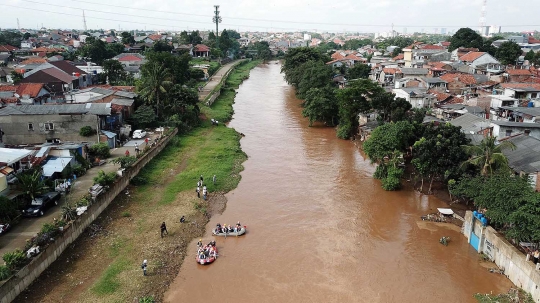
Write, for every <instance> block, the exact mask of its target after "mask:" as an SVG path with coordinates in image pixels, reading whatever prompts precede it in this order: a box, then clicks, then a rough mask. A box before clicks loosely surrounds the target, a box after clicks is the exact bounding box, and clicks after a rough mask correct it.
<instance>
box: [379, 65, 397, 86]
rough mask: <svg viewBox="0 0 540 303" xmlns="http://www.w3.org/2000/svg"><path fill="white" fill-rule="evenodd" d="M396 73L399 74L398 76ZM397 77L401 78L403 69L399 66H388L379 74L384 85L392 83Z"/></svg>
mask: <svg viewBox="0 0 540 303" xmlns="http://www.w3.org/2000/svg"><path fill="white" fill-rule="evenodd" d="M396 74H397V75H398V76H397V77H396ZM396 78H401V71H400V70H399V69H398V68H392V67H387V68H383V69H382V71H381V73H380V76H379V82H381V83H383V84H384V85H391V84H393V83H394V80H395V79H396Z"/></svg>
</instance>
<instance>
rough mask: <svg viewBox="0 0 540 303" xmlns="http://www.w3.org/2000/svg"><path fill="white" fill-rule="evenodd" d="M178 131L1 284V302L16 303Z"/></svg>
mask: <svg viewBox="0 0 540 303" xmlns="http://www.w3.org/2000/svg"><path fill="white" fill-rule="evenodd" d="M177 132H178V129H175V130H174V132H173V133H171V134H170V135H169V136H167V137H166V138H164V139H162V140H161V141H159V142H158V143H157V144H156V146H155V147H154V148H152V149H151V150H149V151H148V152H147V153H146V154H144V155H143V156H142V157H141V158H139V159H138V160H137V162H135V163H134V164H133V165H132V167H131V168H130V169H129V170H127V171H124V174H123V176H122V177H120V178H117V181H116V183H115V184H114V185H112V186H111V187H110V188H109V189H108V190H107V191H106V192H105V193H103V194H101V195H99V196H98V197H97V199H96V201H95V203H94V204H92V206H90V207H89V208H88V210H87V211H86V212H85V213H84V214H82V215H81V216H80V217H78V218H77V219H76V220H75V221H74V222H72V224H71V225H69V227H67V228H66V229H65V230H64V232H63V233H62V235H61V236H59V237H58V238H56V239H55V241H54V242H53V243H51V244H50V245H49V246H47V247H46V248H45V249H44V250H43V251H42V252H41V253H40V254H39V255H37V256H36V257H35V258H33V259H32V261H31V262H30V263H29V264H28V265H26V266H25V267H23V268H22V269H21V270H19V271H18V272H17V273H16V274H15V275H14V276H12V277H11V278H10V279H8V280H7V281H6V282H5V283H4V284H2V285H0V303H9V302H11V301H13V300H14V299H15V297H17V295H19V294H20V293H21V292H22V291H23V290H25V289H26V288H27V287H28V286H29V285H30V284H31V283H32V282H33V281H34V280H35V279H36V278H37V277H39V275H40V274H41V273H42V272H43V271H44V270H45V269H47V268H48V267H49V265H51V263H53V262H54V261H55V260H56V259H57V258H58V257H59V256H60V255H61V254H62V252H63V251H64V250H65V249H66V248H67V247H68V246H69V245H70V244H71V243H73V242H74V241H75V240H76V239H77V238H78V237H79V236H80V235H81V234H82V233H83V232H84V230H85V229H86V228H87V227H88V226H89V225H90V224H91V223H92V222H94V220H95V219H96V218H97V217H98V216H99V215H100V214H101V213H102V212H103V211H104V210H105V209H106V208H107V206H109V204H110V203H111V202H112V201H113V200H114V199H115V198H116V196H117V195H118V194H119V193H121V192H122V191H123V190H124V189H125V188H126V186H127V185H128V184H129V181H130V180H131V179H132V178H133V177H135V176H136V175H137V174H138V173H139V171H140V170H141V169H142V168H143V167H144V166H145V165H146V164H147V163H148V162H150V160H152V159H153V158H154V157H155V156H157V155H158V154H159V153H160V152H161V151H162V150H163V148H165V146H167V144H168V143H169V141H170V140H171V139H172V138H173V137H174V136H175V135H176V133H177ZM44 283H46V282H44Z"/></svg>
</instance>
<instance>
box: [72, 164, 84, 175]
mask: <svg viewBox="0 0 540 303" xmlns="http://www.w3.org/2000/svg"><path fill="white" fill-rule="evenodd" d="M73 173H74V174H75V175H76V176H77V177H80V176H83V175H84V174H86V168H84V167H83V166H82V165H78V164H75V165H74V166H73Z"/></svg>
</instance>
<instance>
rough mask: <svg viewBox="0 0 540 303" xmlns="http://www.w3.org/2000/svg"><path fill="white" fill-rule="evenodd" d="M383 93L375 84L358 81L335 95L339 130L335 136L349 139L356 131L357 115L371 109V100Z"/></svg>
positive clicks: (368, 81) (369, 81) (362, 80)
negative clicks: (337, 104)
mask: <svg viewBox="0 0 540 303" xmlns="http://www.w3.org/2000/svg"><path fill="white" fill-rule="evenodd" d="M383 92H384V90H383V88H382V87H380V86H379V85H378V84H377V83H375V82H373V81H371V80H367V79H360V80H356V81H354V82H352V83H351V84H350V85H349V86H348V87H346V88H344V89H341V90H339V91H338V93H337V99H338V102H339V128H338V132H337V136H338V137H339V138H342V139H347V138H349V137H350V136H351V135H352V134H353V132H356V131H357V129H358V114H359V113H366V112H368V111H369V110H370V109H371V98H373V97H374V96H376V95H378V94H382V93H383Z"/></svg>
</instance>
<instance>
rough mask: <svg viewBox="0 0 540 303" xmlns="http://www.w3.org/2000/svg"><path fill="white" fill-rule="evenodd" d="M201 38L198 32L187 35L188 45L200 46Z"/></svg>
mask: <svg viewBox="0 0 540 303" xmlns="http://www.w3.org/2000/svg"><path fill="white" fill-rule="evenodd" d="M201 42H202V38H201V35H200V34H199V31H191V33H190V34H189V43H190V44H193V45H197V44H201Z"/></svg>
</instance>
